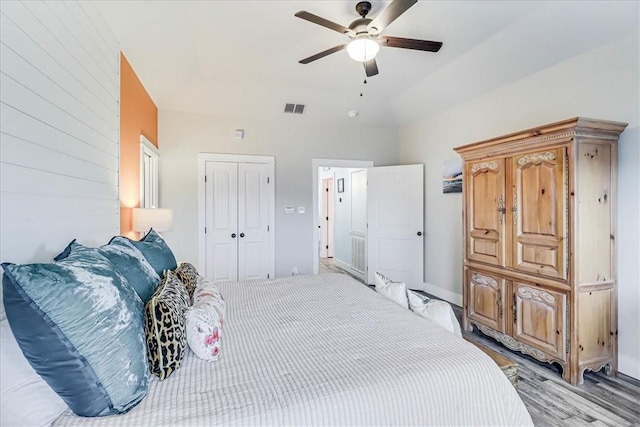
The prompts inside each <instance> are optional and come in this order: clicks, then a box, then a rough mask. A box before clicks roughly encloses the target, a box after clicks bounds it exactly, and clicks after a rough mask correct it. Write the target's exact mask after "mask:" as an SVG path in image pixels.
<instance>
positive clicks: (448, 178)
mask: <svg viewBox="0 0 640 427" xmlns="http://www.w3.org/2000/svg"><path fill="white" fill-rule="evenodd" d="M442 192H443V193H445V194H446V193H462V158H457V159H453V160H447V161H446V162H444V164H443V165H442Z"/></svg>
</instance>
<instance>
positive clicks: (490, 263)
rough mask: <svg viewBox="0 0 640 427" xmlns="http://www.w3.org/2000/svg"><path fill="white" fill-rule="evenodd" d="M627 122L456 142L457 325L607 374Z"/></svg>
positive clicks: (574, 376)
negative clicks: (460, 280)
mask: <svg viewBox="0 0 640 427" xmlns="http://www.w3.org/2000/svg"><path fill="white" fill-rule="evenodd" d="M626 126H627V125H626V124H625V123H617V122H611V121H604V120H593V119H586V118H581V117H578V118H573V119H570V120H565V121H562V122H558V123H552V124H549V125H546V126H540V127H537V128H534V129H528V130H525V131H522V132H517V133H513V134H510V135H506V136H501V137H498V138H494V139H490V140H486V141H480V142H476V143H474V144H470V145H465V146H462V147H458V148H456V149H455V150H456V151H457V152H458V153H459V154H460V155H461V156H462V158H463V161H464V167H463V183H464V184H463V197H464V203H463V206H464V215H463V224H464V225H463V227H464V233H463V235H464V267H463V268H464V275H463V277H464V286H463V305H464V310H463V327H464V329H465V330H467V331H471V330H473V327H474V326H475V327H477V328H478V329H479V330H480V331H482V332H483V333H484V334H486V335H489V336H491V337H493V338H495V339H496V340H498V341H500V342H501V343H503V344H504V345H506V346H507V347H509V348H510V349H512V350H517V351H520V352H522V353H525V354H528V355H530V356H533V357H534V358H536V359H538V360H541V361H544V362H549V363H558V364H559V365H561V366H562V369H563V377H564V379H565V380H567V381H569V382H571V384H574V385H577V384H582V382H583V374H584V371H585V370H593V371H597V370H599V369H601V368H603V367H604V368H605V369H606V372H607V373H608V374H610V375H613V374H615V373H616V372H617V335H618V327H617V289H616V243H615V239H616V229H615V223H616V221H615V219H616V176H617V171H616V161H617V142H618V137H619V136H620V133H621V132H622V131H623V130H624V128H625V127H626Z"/></svg>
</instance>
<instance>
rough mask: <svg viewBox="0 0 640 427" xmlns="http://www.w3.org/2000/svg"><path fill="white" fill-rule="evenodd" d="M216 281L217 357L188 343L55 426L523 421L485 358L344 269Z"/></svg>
mask: <svg viewBox="0 0 640 427" xmlns="http://www.w3.org/2000/svg"><path fill="white" fill-rule="evenodd" d="M219 286H220V289H221V291H222V293H223V295H224V297H225V300H226V304H227V315H226V320H225V329H224V333H223V337H222V340H223V341H222V345H223V347H222V356H221V358H220V360H218V361H216V362H212V363H210V362H206V361H203V360H200V359H198V358H197V357H195V355H194V354H192V353H190V352H188V353H187V355H186V357H185V360H184V361H183V364H182V367H181V368H180V369H178V370H177V371H176V372H175V373H173V374H172V376H171V377H169V378H168V379H166V380H164V381H158V380H157V379H154V380H152V382H151V385H150V387H149V393H148V395H147V397H146V398H145V399H143V400H142V402H141V403H140V404H139V405H137V406H136V407H134V408H133V409H131V411H129V412H128V413H126V414H124V415H115V416H107V417H99V418H83V417H78V416H76V415H74V414H73V413H72V412H71V411H67V412H65V413H64V414H63V415H61V416H60V417H59V418H58V419H57V420H56V421H55V422H54V425H56V426H114V427H115V426H131V425H153V426H161V425H166V426H182V425H189V426H200V425H202V426H204V425H211V426H214V425H509V426H516V425H531V418H530V416H529V414H528V412H527V410H526V408H525V406H524V404H523V403H522V401H521V400H520V398H519V396H518V395H517V393H516V391H515V390H514V388H513V386H512V385H511V384H510V383H509V381H508V380H507V378H506V377H505V376H504V375H503V374H502V372H501V371H500V369H499V368H498V367H497V366H496V365H495V364H494V363H493V361H492V360H491V359H490V358H489V357H488V356H486V355H485V354H484V353H483V352H481V351H480V350H478V349H477V348H476V347H475V346H473V345H472V344H469V343H467V342H465V340H463V339H460V338H459V337H457V336H455V335H454V334H452V333H450V332H448V331H446V330H445V329H443V328H441V327H440V326H438V325H436V324H434V323H432V322H430V321H428V320H426V319H423V318H421V317H419V316H417V315H415V314H414V313H412V312H410V311H409V310H406V309H403V308H402V307H400V306H398V305H397V304H395V303H394V302H391V301H389V300H387V299H385V298H383V297H382V296H380V295H379V294H377V293H376V292H374V291H373V290H371V289H369V288H368V287H366V286H364V285H362V284H361V283H359V282H357V281H355V280H353V279H351V278H349V277H347V276H345V275H340V274H326V275H315V276H295V277H287V278H280V279H272V280H262V281H247V282H228V283H221V284H220V285H219Z"/></svg>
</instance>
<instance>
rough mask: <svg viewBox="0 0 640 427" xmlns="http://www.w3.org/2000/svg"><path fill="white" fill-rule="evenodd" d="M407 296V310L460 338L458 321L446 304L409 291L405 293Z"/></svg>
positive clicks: (449, 306)
mask: <svg viewBox="0 0 640 427" xmlns="http://www.w3.org/2000/svg"><path fill="white" fill-rule="evenodd" d="M407 296H408V297H409V308H410V309H411V311H413V312H414V313H416V314H417V315H419V316H422V317H424V318H425V319H429V320H432V321H433V322H435V323H437V324H438V325H440V326H442V327H443V328H445V329H446V330H447V331H449V332H453V333H454V334H456V335H458V336H459V337H461V336H462V333H461V331H460V323H458V319H457V318H456V315H455V314H454V313H453V309H452V308H451V305H449V303H448V302H445V301H440V300H435V299H429V298H427V297H423V296H422V295H419V294H417V293H415V292H413V291H411V290H408V291H407Z"/></svg>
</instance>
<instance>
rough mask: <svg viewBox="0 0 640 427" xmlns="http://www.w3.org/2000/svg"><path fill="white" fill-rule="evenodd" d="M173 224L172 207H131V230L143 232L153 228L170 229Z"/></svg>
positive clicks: (159, 229)
mask: <svg viewBox="0 0 640 427" xmlns="http://www.w3.org/2000/svg"><path fill="white" fill-rule="evenodd" d="M171 225H173V209H158V208H152V209H141V208H134V209H133V227H132V228H133V231H140V232H145V231H149V229H150V228H153V229H154V230H155V231H168V230H171Z"/></svg>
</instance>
